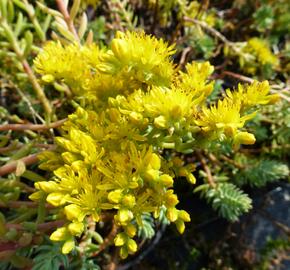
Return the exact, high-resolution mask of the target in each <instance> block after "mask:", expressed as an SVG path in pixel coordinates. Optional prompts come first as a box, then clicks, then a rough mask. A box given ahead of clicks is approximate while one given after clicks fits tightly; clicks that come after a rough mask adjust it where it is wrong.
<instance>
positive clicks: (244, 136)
mask: <svg viewBox="0 0 290 270" xmlns="http://www.w3.org/2000/svg"><path fill="white" fill-rule="evenodd" d="M234 141H235V143H236V144H254V143H255V141H256V139H255V136H254V135H253V134H251V133H248V132H240V133H238V134H237V135H236V136H235V138H234Z"/></svg>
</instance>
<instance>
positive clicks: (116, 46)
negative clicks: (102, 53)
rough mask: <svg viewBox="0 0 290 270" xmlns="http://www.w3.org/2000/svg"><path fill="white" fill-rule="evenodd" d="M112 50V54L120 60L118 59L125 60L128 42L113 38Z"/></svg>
mask: <svg viewBox="0 0 290 270" xmlns="http://www.w3.org/2000/svg"><path fill="white" fill-rule="evenodd" d="M111 46H112V51H113V53H114V55H115V56H116V57H117V58H118V59H119V60H120V61H126V58H127V57H128V52H129V50H128V43H127V42H126V41H125V40H123V39H119V38H114V39H113V40H112V43H111Z"/></svg>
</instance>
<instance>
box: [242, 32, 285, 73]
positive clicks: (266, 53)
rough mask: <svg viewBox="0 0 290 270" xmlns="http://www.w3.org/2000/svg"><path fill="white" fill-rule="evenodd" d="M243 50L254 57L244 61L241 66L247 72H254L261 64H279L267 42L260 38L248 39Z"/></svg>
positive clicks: (273, 65) (272, 65)
mask: <svg viewBox="0 0 290 270" xmlns="http://www.w3.org/2000/svg"><path fill="white" fill-rule="evenodd" d="M243 52H244V53H246V54H250V55H251V56H253V57H254V59H250V61H245V63H244V67H243V68H244V70H245V71H246V72H247V73H249V74H256V72H257V70H259V69H260V67H261V66H265V65H269V66H271V67H275V66H277V65H278V64H279V60H278V58H277V57H276V56H275V55H274V54H273V53H272V52H271V50H270V48H269V45H268V43H267V42H266V41H265V40H263V39H260V38H255V37H254V38H251V39H249V40H248V41H247V43H246V46H245V47H244V48H243Z"/></svg>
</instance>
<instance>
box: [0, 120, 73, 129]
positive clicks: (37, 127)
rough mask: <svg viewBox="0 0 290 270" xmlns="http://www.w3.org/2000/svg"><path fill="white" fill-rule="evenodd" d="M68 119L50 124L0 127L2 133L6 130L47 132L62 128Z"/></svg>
mask: <svg viewBox="0 0 290 270" xmlns="http://www.w3.org/2000/svg"><path fill="white" fill-rule="evenodd" d="M66 120H67V119H62V120H59V121H56V122H53V123H50V124H48V125H47V124H39V125H35V124H7V125H1V126H0V131H5V130H14V131H17V130H19V131H24V130H27V129H29V130H34V131H42V130H47V129H50V128H57V127H60V126H61V125H62V124H63V123H64V122H65V121H66Z"/></svg>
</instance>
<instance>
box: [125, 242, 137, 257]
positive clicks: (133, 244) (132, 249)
mask: <svg viewBox="0 0 290 270" xmlns="http://www.w3.org/2000/svg"><path fill="white" fill-rule="evenodd" d="M127 248H128V252H129V253H131V254H132V253H135V252H136V251H137V244H136V242H135V241H134V240H133V239H129V240H128V242H127Z"/></svg>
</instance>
